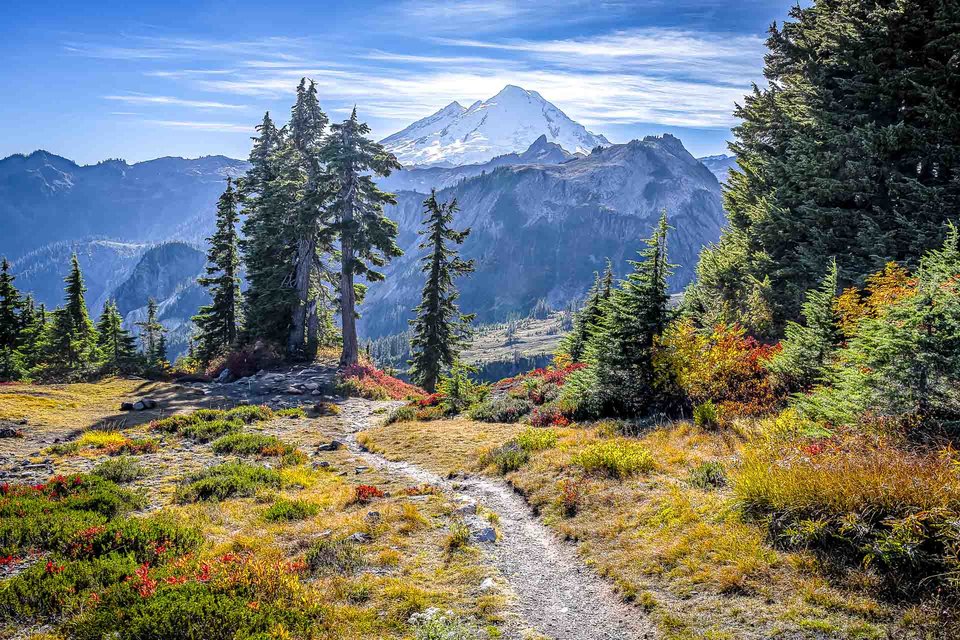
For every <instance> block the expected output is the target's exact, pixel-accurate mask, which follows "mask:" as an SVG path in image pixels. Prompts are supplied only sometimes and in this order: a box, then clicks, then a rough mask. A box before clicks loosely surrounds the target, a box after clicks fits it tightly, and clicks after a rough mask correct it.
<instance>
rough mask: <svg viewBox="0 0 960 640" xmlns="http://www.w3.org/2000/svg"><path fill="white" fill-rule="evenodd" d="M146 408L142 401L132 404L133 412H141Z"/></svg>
mask: <svg viewBox="0 0 960 640" xmlns="http://www.w3.org/2000/svg"><path fill="white" fill-rule="evenodd" d="M146 408H147V405H145V404H144V403H143V400H137V401H136V402H134V403H133V410H134V411H143V410H144V409H146Z"/></svg>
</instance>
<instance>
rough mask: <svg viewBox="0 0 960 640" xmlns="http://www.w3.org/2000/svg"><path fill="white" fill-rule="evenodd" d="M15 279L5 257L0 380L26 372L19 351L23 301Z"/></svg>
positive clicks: (0, 276) (0, 288) (0, 279)
mask: <svg viewBox="0 0 960 640" xmlns="http://www.w3.org/2000/svg"><path fill="white" fill-rule="evenodd" d="M13 281H14V275H13V274H12V273H10V263H9V262H8V261H7V259H6V258H4V259H3V261H2V262H0V380H16V379H19V378H21V377H22V376H23V373H24V371H23V363H22V362H21V360H20V354H19V353H18V351H17V350H18V349H19V348H20V340H21V329H22V327H21V319H20V313H21V309H22V306H23V301H22V300H21V298H20V292H19V291H17V288H16V287H15V286H14V284H13Z"/></svg>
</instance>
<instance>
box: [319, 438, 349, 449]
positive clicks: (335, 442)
mask: <svg viewBox="0 0 960 640" xmlns="http://www.w3.org/2000/svg"><path fill="white" fill-rule="evenodd" d="M342 448H343V443H342V442H340V441H339V440H331V441H330V442H329V443H328V444H320V445H317V451H336V450H337V449H342Z"/></svg>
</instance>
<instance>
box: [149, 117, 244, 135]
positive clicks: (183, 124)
mask: <svg viewBox="0 0 960 640" xmlns="http://www.w3.org/2000/svg"><path fill="white" fill-rule="evenodd" d="M143 122H145V123H147V124H155V125H158V126H161V127H170V128H173V129H191V130H193V131H214V132H219V133H238V132H243V133H249V132H250V130H251V129H252V127H251V126H250V125H245V124H231V123H227V122H197V121H193V120H144V121H143Z"/></svg>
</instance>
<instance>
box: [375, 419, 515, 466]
mask: <svg viewBox="0 0 960 640" xmlns="http://www.w3.org/2000/svg"><path fill="white" fill-rule="evenodd" d="M478 424H479V423H476V422H472V421H470V420H464V419H454V420H431V421H428V422H395V423H393V424H389V425H384V426H380V427H377V428H376V429H371V430H369V431H365V432H363V433H360V434H359V436H358V438H357V440H359V442H360V443H361V444H362V445H364V446H365V447H367V448H368V449H370V450H371V451H376V452H379V453H383V454H384V455H385V456H386V457H387V458H389V459H391V460H409V461H410V462H415V463H416V464H419V465H421V466H423V467H425V468H427V469H430V470H431V471H433V472H435V473H438V474H440V475H447V474H450V473H454V472H457V471H465V470H471V469H473V468H474V467H476V465H477V459H478V457H479V454H480V453H481V452H482V451H483V450H485V449H489V448H491V447H495V446H498V445H500V444H502V443H504V442H506V441H507V440H509V439H510V438H513V437H514V436H516V435H517V434H519V433H521V432H522V431H523V430H524V426H523V425H517V424H496V423H483V425H482V428H479V429H478V428H477V427H476V425H478Z"/></svg>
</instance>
